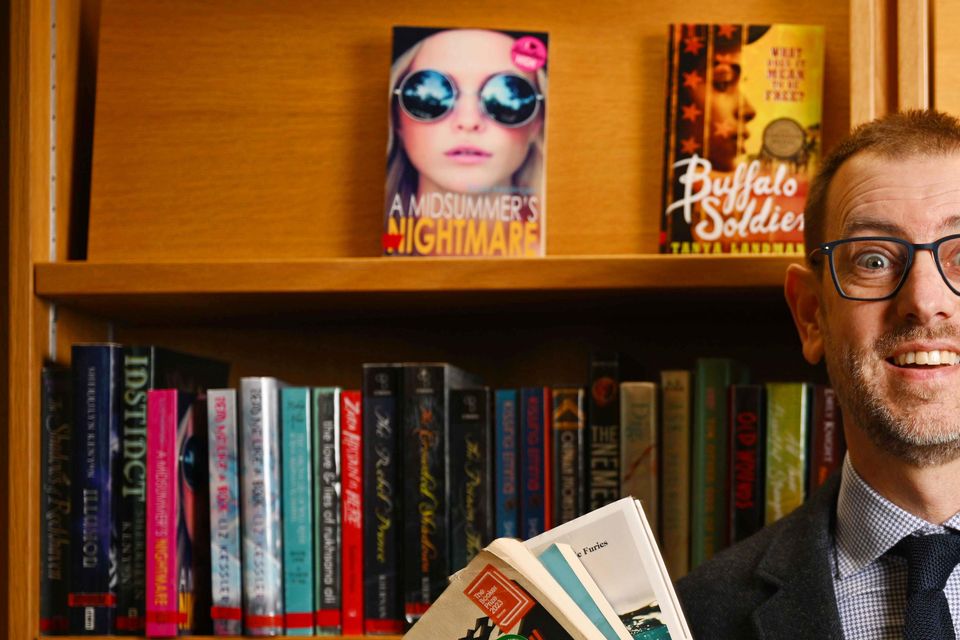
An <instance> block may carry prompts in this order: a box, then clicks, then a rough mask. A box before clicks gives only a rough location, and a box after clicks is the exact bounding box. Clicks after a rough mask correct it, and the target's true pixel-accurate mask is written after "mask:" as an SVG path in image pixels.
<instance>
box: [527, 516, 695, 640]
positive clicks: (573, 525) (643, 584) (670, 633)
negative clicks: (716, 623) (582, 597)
mask: <svg viewBox="0 0 960 640" xmlns="http://www.w3.org/2000/svg"><path fill="white" fill-rule="evenodd" d="M557 542H563V543H566V544H569V545H570V546H571V547H573V550H574V551H575V552H576V554H577V556H578V557H579V558H580V561H581V562H582V563H583V566H584V568H585V569H586V570H587V572H588V573H589V574H590V576H591V577H592V578H593V580H594V581H595V582H596V584H597V586H598V587H599V588H600V591H602V592H603V595H604V596H605V597H606V599H607V601H608V602H609V603H610V605H611V606H612V607H613V609H614V611H615V612H616V614H617V616H618V617H619V618H620V622H621V624H622V625H623V627H625V628H626V631H627V633H628V634H629V635H630V637H632V638H635V639H636V640H663V639H666V638H672V639H673V640H686V639H688V638H690V637H691V636H690V630H689V628H688V627H687V623H686V620H685V619H684V617H683V612H682V611H681V609H680V603H679V600H677V595H676V593H675V592H674V590H673V583H672V582H671V581H670V576H669V574H668V573H667V570H666V567H665V566H664V564H663V559H662V557H661V556H660V550H659V548H658V547H657V542H656V540H655V539H654V537H653V531H652V529H651V528H650V525H649V523H648V522H647V518H646V516H645V515H644V512H643V507H642V506H641V505H640V502H639V501H638V500H635V499H634V498H623V499H621V500H617V501H616V502H613V503H611V504H609V505H606V506H604V507H602V508H600V509H597V510H595V511H591V512H590V513H587V514H586V515H583V516H580V517H579V518H577V519H576V520H572V521H570V522H568V523H566V524H562V525H559V526H557V527H554V528H553V529H551V530H549V531H547V532H545V533H543V534H541V535H539V536H537V537H535V538H531V539H530V540H527V541H526V542H524V543H523V544H524V545H525V546H526V547H527V548H528V549H529V550H530V551H531V552H533V554H534V555H539V554H540V553H542V552H543V551H544V550H546V549H547V547H549V546H550V545H551V544H554V543H557Z"/></svg>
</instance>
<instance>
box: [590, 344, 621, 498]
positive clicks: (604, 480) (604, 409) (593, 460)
mask: <svg viewBox="0 0 960 640" xmlns="http://www.w3.org/2000/svg"><path fill="white" fill-rule="evenodd" d="M619 390H620V360H619V357H618V355H617V354H596V355H594V356H593V357H592V358H591V359H590V405H589V411H588V413H587V415H588V420H589V427H588V435H589V440H590V450H589V465H590V467H589V471H588V478H587V480H588V486H589V487H590V489H589V491H590V493H589V500H588V503H589V510H590V511H593V510H594V509H599V508H600V507H602V506H604V505H607V504H610V503H611V502H614V501H615V500H617V499H619V498H620V402H619V398H618V395H619Z"/></svg>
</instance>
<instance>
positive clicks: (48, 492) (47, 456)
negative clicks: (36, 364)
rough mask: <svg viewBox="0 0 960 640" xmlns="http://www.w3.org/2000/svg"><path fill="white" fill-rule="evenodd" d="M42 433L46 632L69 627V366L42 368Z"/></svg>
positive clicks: (43, 613)
mask: <svg viewBox="0 0 960 640" xmlns="http://www.w3.org/2000/svg"><path fill="white" fill-rule="evenodd" d="M40 386H41V393H42V394H43V396H42V399H41V402H42V406H41V410H42V412H43V413H42V433H41V437H42V438H43V442H42V449H41V462H40V469H41V473H42V474H43V490H42V492H41V504H40V559H41V571H40V631H41V632H42V633H44V634H47V635H54V634H63V633H66V632H68V631H69V630H70V618H69V616H68V615H67V612H68V609H67V595H68V593H69V589H70V563H71V560H72V559H71V555H70V554H71V550H72V543H71V536H70V502H71V495H70V484H71V478H72V476H73V447H74V441H73V425H72V423H71V419H72V414H71V412H70V409H71V407H70V370H69V369H67V368H66V367H60V366H57V365H54V364H47V365H44V367H43V369H42V370H41V373H40Z"/></svg>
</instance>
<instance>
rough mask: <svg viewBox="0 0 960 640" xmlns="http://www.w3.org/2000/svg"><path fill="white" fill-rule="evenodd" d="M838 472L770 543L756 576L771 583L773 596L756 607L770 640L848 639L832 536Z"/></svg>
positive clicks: (758, 620) (763, 631)
mask: <svg viewBox="0 0 960 640" xmlns="http://www.w3.org/2000/svg"><path fill="white" fill-rule="evenodd" d="M839 486H840V479H839V474H834V475H833V477H832V478H831V479H830V480H828V482H827V483H826V484H825V485H824V486H823V487H822V488H821V489H820V490H819V491H817V493H815V494H814V495H813V496H811V499H810V501H809V502H808V503H807V504H805V505H804V506H803V507H801V509H800V512H799V513H797V514H795V515H796V516H798V517H795V518H791V523H790V526H787V527H784V528H783V530H782V531H781V532H780V534H779V535H778V536H777V537H776V538H775V539H774V540H773V541H772V542H771V544H770V547H769V548H768V549H767V552H766V554H765V555H764V557H763V559H761V561H760V562H759V564H758V565H757V569H756V574H757V576H758V577H759V578H760V579H761V580H765V581H766V582H768V583H769V584H770V585H771V588H772V595H771V596H770V598H769V599H768V600H767V601H766V602H764V603H763V604H761V605H760V606H759V607H757V609H755V610H754V614H753V621H754V624H755V625H756V628H757V634H758V637H760V638H763V639H765V640H777V639H780V638H790V639H791V640H828V639H836V640H842V639H843V629H842V627H841V625H840V614H839V613H838V611H837V598H836V595H835V593H834V589H833V576H832V574H831V566H832V562H831V560H830V555H831V553H832V543H831V536H832V531H833V529H834V520H835V517H836V515H835V514H836V504H837V491H838V489H839Z"/></svg>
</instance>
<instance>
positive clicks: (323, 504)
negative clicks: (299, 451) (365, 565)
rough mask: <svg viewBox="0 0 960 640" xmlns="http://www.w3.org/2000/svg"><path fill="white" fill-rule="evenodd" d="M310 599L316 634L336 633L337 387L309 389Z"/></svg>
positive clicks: (338, 614) (337, 548)
mask: <svg viewBox="0 0 960 640" xmlns="http://www.w3.org/2000/svg"><path fill="white" fill-rule="evenodd" d="M313 402H314V407H313V421H314V426H313V439H314V440H313V482H314V491H313V501H314V502H313V513H314V531H315V533H314V537H313V544H314V551H313V559H314V574H313V582H314V602H315V604H316V607H317V610H316V627H317V633H318V634H320V635H337V634H339V633H340V607H341V601H340V506H341V503H340V468H341V467H340V389H339V388H335V387H329V388H321V389H314V390H313Z"/></svg>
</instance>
